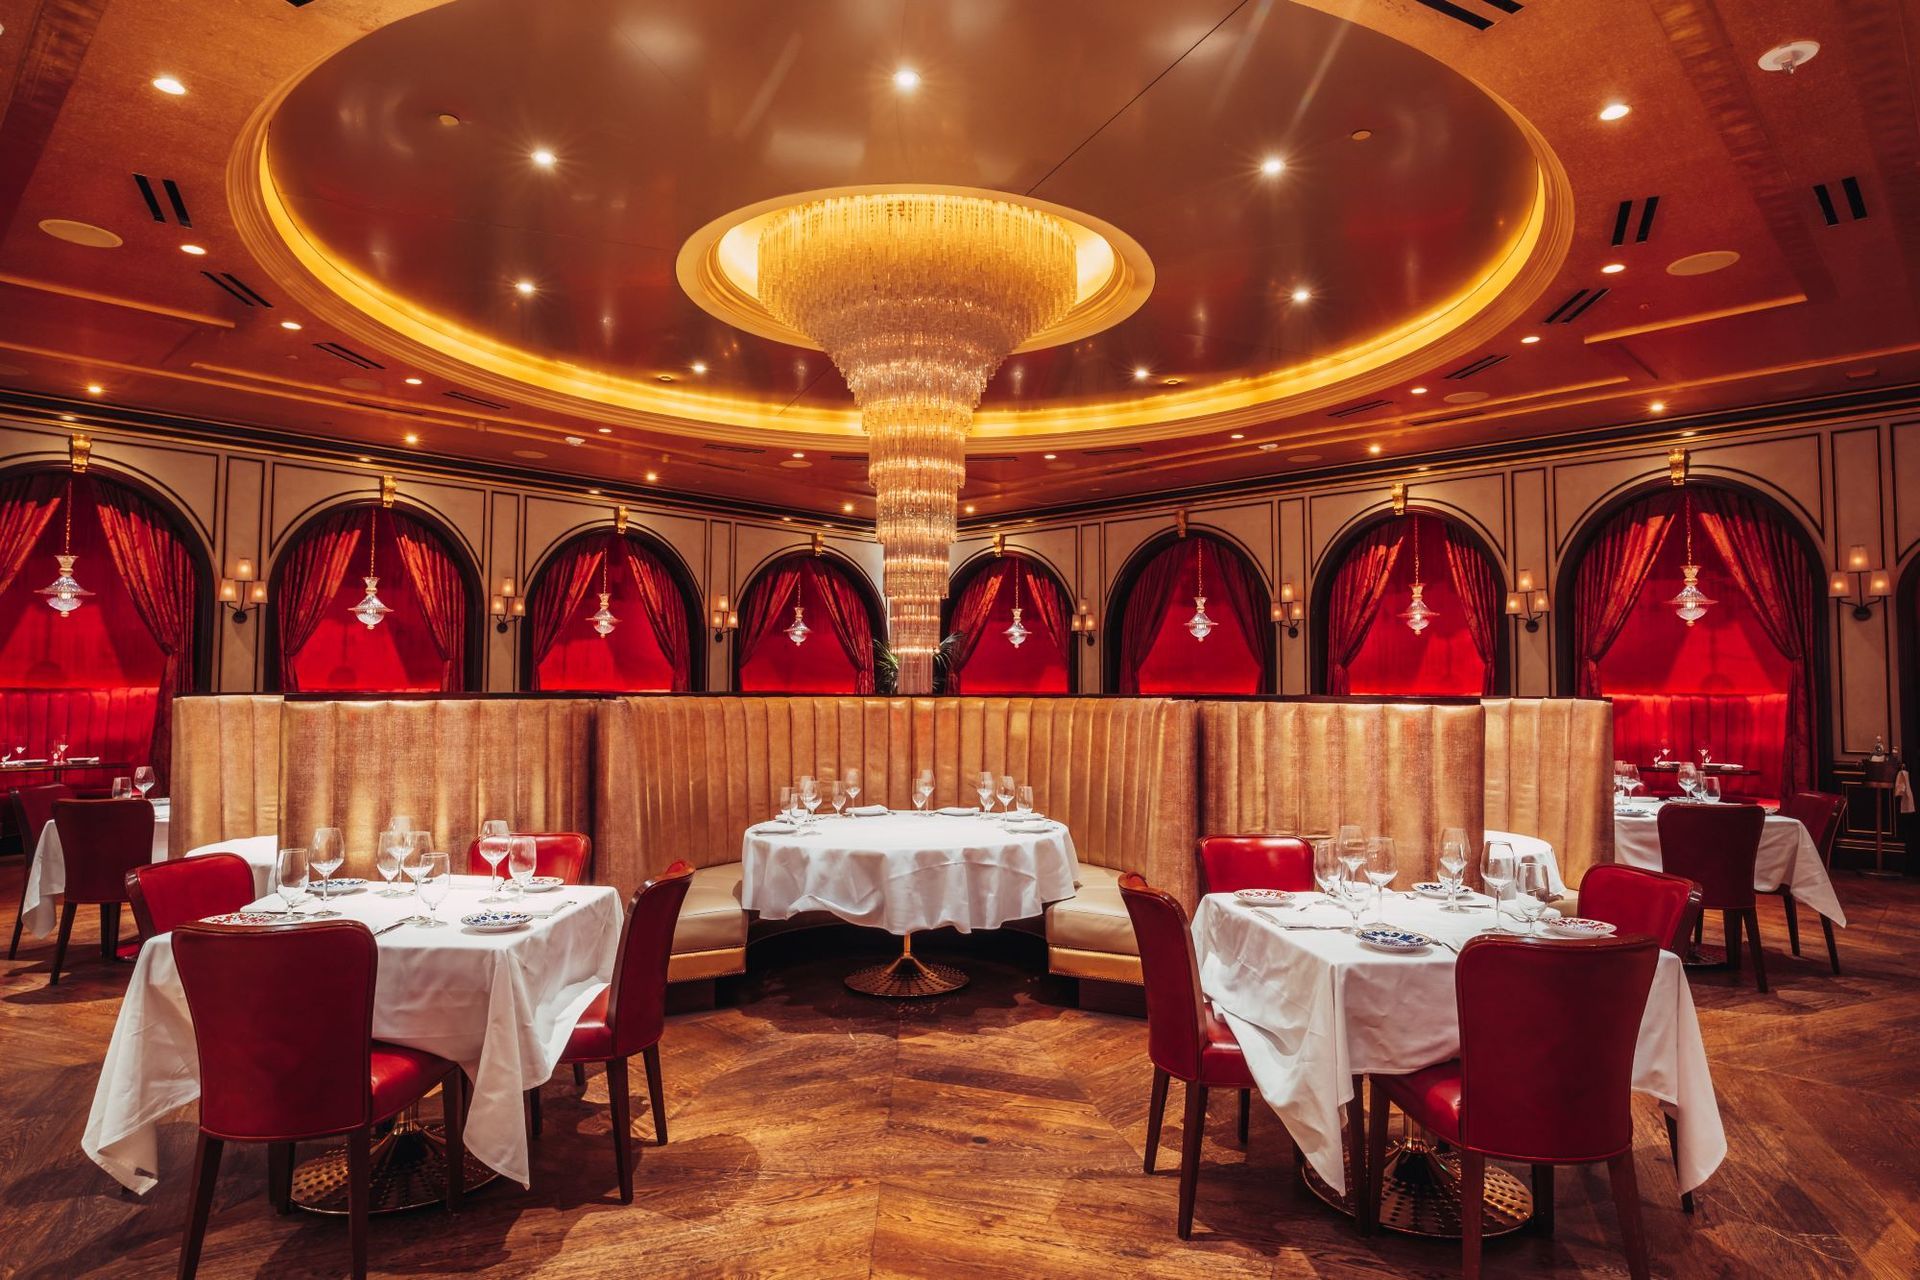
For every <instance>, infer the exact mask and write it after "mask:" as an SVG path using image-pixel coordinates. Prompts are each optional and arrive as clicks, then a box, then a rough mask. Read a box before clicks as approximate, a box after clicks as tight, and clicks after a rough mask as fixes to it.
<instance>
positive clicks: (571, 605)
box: [527, 542, 605, 672]
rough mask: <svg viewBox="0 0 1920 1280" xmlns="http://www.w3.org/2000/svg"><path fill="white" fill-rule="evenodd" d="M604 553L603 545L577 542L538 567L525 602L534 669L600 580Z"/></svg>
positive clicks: (558, 640)
mask: <svg viewBox="0 0 1920 1280" xmlns="http://www.w3.org/2000/svg"><path fill="white" fill-rule="evenodd" d="M604 555H605V548H603V547H598V546H595V545H593V544H592V543H589V542H576V543H574V544H573V545H572V546H571V547H569V548H567V549H566V550H565V551H564V552H562V553H561V554H560V556H559V557H558V558H556V559H555V560H553V561H551V562H549V563H548V565H547V567H546V568H545V569H543V570H541V572H540V581H539V582H538V583H537V584H536V585H535V586H534V588H533V598H532V599H531V600H529V601H528V602H527V615H528V619H529V625H530V626H531V627H532V628H533V642H532V643H533V667H534V670H535V671H536V672H537V671H539V669H540V664H541V663H542V662H545V661H546V659H547V655H548V654H550V653H552V652H553V647H554V645H556V644H558V643H560V637H561V636H562V635H564V634H565V633H566V629H567V624H568V623H570V622H572V621H573V620H574V619H575V618H576V617H578V616H579V613H580V606H582V605H584V604H585V603H586V602H587V594H588V593H589V592H590V591H592V590H593V588H594V584H595V583H596V582H598V581H599V580H600V561H601V559H602V558H603V557H604Z"/></svg>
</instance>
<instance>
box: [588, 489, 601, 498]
mask: <svg viewBox="0 0 1920 1280" xmlns="http://www.w3.org/2000/svg"><path fill="white" fill-rule="evenodd" d="M587 494H588V496H589V497H594V498H597V497H599V496H600V491H599V490H598V489H589V490H587Z"/></svg>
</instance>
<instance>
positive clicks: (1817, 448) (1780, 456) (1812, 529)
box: [1662, 431, 1879, 538]
mask: <svg viewBox="0 0 1920 1280" xmlns="http://www.w3.org/2000/svg"><path fill="white" fill-rule="evenodd" d="M1824 445H1825V441H1824V440H1823V438H1822V437H1821V435H1820V433H1819V432H1817V431H1808V432H1803V433H1799V434H1796V435H1792V436H1788V437H1785V438H1778V439H1761V440H1751V441H1745V442H1742V443H1740V444H1737V445H1707V446H1702V447H1690V448H1689V453H1690V454H1691V456H1690V457H1689V459H1688V465H1689V467H1690V468H1691V474H1694V475H1702V476H1713V475H1722V476H1725V477H1726V478H1727V479H1729V480H1733V481H1736V482H1738V483H1741V484H1745V485H1748V486H1750V487H1753V488H1757V489H1759V490H1761V491H1762V492H1764V493H1766V494H1767V495H1768V496H1769V497H1772V498H1774V499H1776V500H1777V501H1779V503H1780V504H1781V505H1782V506H1784V507H1786V508H1787V509H1788V510H1790V511H1793V512H1794V513H1795V514H1796V515H1798V516H1799V517H1800V518H1801V519H1802V520H1803V521H1805V522H1806V525H1807V531H1808V532H1809V533H1811V534H1813V535H1814V537H1816V538H1818V537H1820V536H1821V535H1822V534H1823V533H1825V531H1826V527H1827V518H1826V512H1827V504H1826V500H1825V499H1826V495H1825V494H1824V493H1823V492H1822V488H1823V479H1824V477H1825V475H1826V467H1825V466H1824V465H1823V461H1824V460H1823V458H1822V456H1821V455H1822V453H1823V451H1824ZM1664 465H1665V464H1664V460H1663V462H1662V466H1663V467H1664ZM1873 487H1874V488H1875V489H1876V490H1878V488H1879V479H1878V476H1877V474H1876V475H1875V477H1874V480H1873Z"/></svg>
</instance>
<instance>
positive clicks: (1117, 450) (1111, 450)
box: [1080, 444, 1143, 458]
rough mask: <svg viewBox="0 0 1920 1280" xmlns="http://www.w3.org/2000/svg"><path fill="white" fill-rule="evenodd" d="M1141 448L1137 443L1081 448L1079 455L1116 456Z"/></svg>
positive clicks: (1138, 451)
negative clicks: (1099, 447) (1100, 447)
mask: <svg viewBox="0 0 1920 1280" xmlns="http://www.w3.org/2000/svg"><path fill="white" fill-rule="evenodd" d="M1140 452H1143V450H1142V449H1141V448H1140V446H1139V445H1137V444H1116V445H1109V446H1107V447H1106V448H1104V449H1082V450H1081V451H1080V453H1081V456H1083V457H1088V458H1116V457H1119V456H1120V455H1121V454H1124V453H1140Z"/></svg>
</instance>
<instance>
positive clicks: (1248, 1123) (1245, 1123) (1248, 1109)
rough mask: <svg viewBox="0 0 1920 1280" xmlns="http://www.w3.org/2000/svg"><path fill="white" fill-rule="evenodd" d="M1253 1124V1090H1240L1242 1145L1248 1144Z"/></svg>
mask: <svg viewBox="0 0 1920 1280" xmlns="http://www.w3.org/2000/svg"><path fill="white" fill-rule="evenodd" d="M1252 1124H1253V1090H1251V1089H1242V1090H1241V1091H1240V1145H1241V1146H1243V1147H1244V1146H1246V1145H1247V1131H1248V1130H1249V1129H1250V1128H1251V1127H1252Z"/></svg>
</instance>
